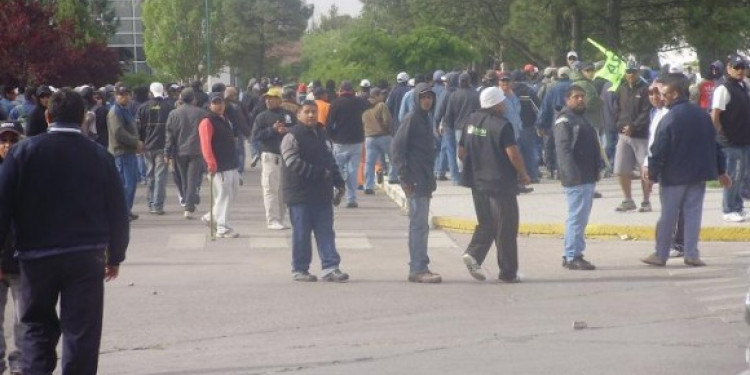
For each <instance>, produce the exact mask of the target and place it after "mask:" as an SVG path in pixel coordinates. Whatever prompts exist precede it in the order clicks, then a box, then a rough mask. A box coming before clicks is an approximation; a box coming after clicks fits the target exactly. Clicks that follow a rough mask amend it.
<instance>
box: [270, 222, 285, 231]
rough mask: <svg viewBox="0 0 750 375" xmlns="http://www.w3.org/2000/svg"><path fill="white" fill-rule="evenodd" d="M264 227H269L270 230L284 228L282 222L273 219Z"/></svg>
mask: <svg viewBox="0 0 750 375" xmlns="http://www.w3.org/2000/svg"><path fill="white" fill-rule="evenodd" d="M266 228H268V229H271V230H282V229H286V227H285V226H284V224H281V223H279V222H278V221H274V222H272V223H271V224H268V226H267V227H266Z"/></svg>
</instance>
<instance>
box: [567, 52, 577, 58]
mask: <svg viewBox="0 0 750 375" xmlns="http://www.w3.org/2000/svg"><path fill="white" fill-rule="evenodd" d="M570 56H575V57H576V59H578V53H577V52H576V51H570V52H568V55H567V56H566V57H567V58H568V59H570Z"/></svg>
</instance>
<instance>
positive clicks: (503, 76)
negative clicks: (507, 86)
mask: <svg viewBox="0 0 750 375" xmlns="http://www.w3.org/2000/svg"><path fill="white" fill-rule="evenodd" d="M497 79H499V80H501V81H507V80H510V73H508V72H500V73H498V74H497Z"/></svg>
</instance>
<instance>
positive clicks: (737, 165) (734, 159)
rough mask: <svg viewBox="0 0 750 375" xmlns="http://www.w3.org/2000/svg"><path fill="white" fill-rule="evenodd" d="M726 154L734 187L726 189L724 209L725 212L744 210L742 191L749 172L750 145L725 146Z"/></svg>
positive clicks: (723, 202)
mask: <svg viewBox="0 0 750 375" xmlns="http://www.w3.org/2000/svg"><path fill="white" fill-rule="evenodd" d="M724 155H725V156H726V160H727V174H728V175H729V177H731V178H732V187H730V188H728V189H727V188H725V189H724V199H722V206H723V210H724V213H725V214H728V213H731V212H742V211H743V209H744V207H743V201H742V196H741V195H740V192H741V191H742V183H743V181H744V180H745V179H746V178H747V174H748V164H750V146H743V147H724Z"/></svg>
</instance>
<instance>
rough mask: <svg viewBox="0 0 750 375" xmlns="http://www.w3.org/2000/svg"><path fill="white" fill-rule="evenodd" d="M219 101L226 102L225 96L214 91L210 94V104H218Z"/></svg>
mask: <svg viewBox="0 0 750 375" xmlns="http://www.w3.org/2000/svg"><path fill="white" fill-rule="evenodd" d="M218 101H221V102H223V101H224V94H222V93H220V92H216V91H212V92H210V93H209V94H208V102H209V103H213V102H218Z"/></svg>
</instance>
